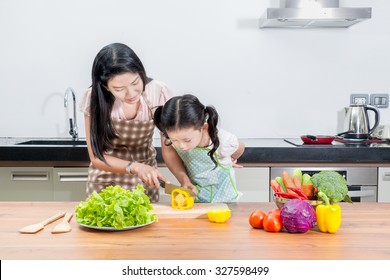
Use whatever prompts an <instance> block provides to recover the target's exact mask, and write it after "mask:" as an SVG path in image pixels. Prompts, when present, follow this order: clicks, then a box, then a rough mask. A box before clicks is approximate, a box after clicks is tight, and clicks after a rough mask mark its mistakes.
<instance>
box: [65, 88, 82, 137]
mask: <svg viewBox="0 0 390 280" xmlns="http://www.w3.org/2000/svg"><path fill="white" fill-rule="evenodd" d="M69 93H72V98H73V120H72V118H69V124H70V130H69V134H70V135H71V136H72V139H73V141H76V140H78V139H79V136H78V133H77V130H78V129H77V120H76V95H75V94H74V90H73V89H72V88H70V87H69V88H67V90H66V92H65V97H64V107H65V108H66V107H68V95H69Z"/></svg>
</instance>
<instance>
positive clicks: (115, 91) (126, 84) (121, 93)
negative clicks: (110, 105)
mask: <svg viewBox="0 0 390 280" xmlns="http://www.w3.org/2000/svg"><path fill="white" fill-rule="evenodd" d="M143 88H144V84H143V81H142V79H141V77H140V76H139V74H138V73H130V72H128V73H124V74H120V75H117V76H115V77H113V78H111V79H110V80H108V82H107V89H108V90H109V91H110V92H111V93H112V95H114V97H115V98H116V99H119V100H121V101H122V102H123V103H128V104H134V103H137V102H139V98H140V96H141V94H142V91H143Z"/></svg>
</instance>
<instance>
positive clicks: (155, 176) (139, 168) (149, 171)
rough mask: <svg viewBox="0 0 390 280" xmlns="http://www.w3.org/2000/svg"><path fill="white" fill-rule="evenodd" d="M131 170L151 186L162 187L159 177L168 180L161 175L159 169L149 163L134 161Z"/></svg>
mask: <svg viewBox="0 0 390 280" xmlns="http://www.w3.org/2000/svg"><path fill="white" fill-rule="evenodd" d="M131 171H132V173H133V174H135V175H137V176H138V178H139V179H140V180H141V181H142V182H143V183H144V184H145V185H146V186H149V187H156V188H160V182H159V179H161V180H162V181H167V179H166V178H165V177H164V176H163V175H161V173H160V172H159V171H158V170H157V169H155V168H154V167H152V166H150V165H147V164H143V163H139V162H134V163H133V164H132V170H131Z"/></svg>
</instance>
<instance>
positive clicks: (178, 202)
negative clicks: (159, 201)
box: [171, 189, 194, 209]
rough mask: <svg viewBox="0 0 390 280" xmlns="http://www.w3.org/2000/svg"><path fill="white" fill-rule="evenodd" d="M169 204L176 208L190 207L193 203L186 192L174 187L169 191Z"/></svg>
mask: <svg viewBox="0 0 390 280" xmlns="http://www.w3.org/2000/svg"><path fill="white" fill-rule="evenodd" d="M171 204H172V207H173V208H176V209H190V208H191V207H192V206H193V205H194V199H193V198H192V197H191V196H190V195H189V194H188V192H186V191H183V190H180V189H174V190H173V191H172V193H171Z"/></svg>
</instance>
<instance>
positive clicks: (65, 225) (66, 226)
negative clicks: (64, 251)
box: [51, 213, 73, 233]
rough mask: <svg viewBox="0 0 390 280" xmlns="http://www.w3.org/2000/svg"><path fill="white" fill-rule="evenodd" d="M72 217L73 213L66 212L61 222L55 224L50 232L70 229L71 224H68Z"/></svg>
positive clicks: (61, 231)
mask: <svg viewBox="0 0 390 280" xmlns="http://www.w3.org/2000/svg"><path fill="white" fill-rule="evenodd" d="M72 217H73V213H66V215H65V217H64V219H63V220H62V222H61V223H59V224H58V225H56V226H55V227H54V228H53V230H52V231H51V233H63V232H69V231H71V230H72V226H71V225H70V223H69V222H70V220H71V219H72Z"/></svg>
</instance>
